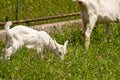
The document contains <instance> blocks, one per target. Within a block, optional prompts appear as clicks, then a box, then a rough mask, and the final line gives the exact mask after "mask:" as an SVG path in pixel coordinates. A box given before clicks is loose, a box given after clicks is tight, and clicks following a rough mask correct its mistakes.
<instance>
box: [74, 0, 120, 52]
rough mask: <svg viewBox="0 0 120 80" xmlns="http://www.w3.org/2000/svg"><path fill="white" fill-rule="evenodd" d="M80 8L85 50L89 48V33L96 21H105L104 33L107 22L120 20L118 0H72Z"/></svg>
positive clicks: (119, 3) (107, 25)
mask: <svg viewBox="0 0 120 80" xmlns="http://www.w3.org/2000/svg"><path fill="white" fill-rule="evenodd" d="M73 1H77V2H78V3H79V5H80V8H81V16H82V20H83V29H84V35H85V50H86V51H88V50H89V45H90V35H91V33H92V31H93V29H94V27H95V25H96V23H106V33H107V34H108V31H109V23H110V22H115V21H118V22H120V0H73ZM87 24H88V26H87Z"/></svg>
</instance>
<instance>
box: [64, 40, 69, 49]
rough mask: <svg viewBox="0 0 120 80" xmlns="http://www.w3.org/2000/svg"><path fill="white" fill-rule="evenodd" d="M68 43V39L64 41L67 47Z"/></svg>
mask: <svg viewBox="0 0 120 80" xmlns="http://www.w3.org/2000/svg"><path fill="white" fill-rule="evenodd" d="M67 45H68V40H66V41H65V43H64V47H65V48H66V47H67Z"/></svg>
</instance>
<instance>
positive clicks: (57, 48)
mask: <svg viewBox="0 0 120 80" xmlns="http://www.w3.org/2000/svg"><path fill="white" fill-rule="evenodd" d="M53 41H54V44H55V47H56V48H57V49H58V45H57V42H56V40H55V39H54V40H53Z"/></svg>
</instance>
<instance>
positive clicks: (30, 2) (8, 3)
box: [0, 0, 79, 21]
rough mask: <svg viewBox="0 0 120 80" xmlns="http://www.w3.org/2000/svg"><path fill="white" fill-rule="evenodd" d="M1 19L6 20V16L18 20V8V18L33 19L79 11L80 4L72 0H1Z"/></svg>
mask: <svg viewBox="0 0 120 80" xmlns="http://www.w3.org/2000/svg"><path fill="white" fill-rule="evenodd" d="M0 7H1V9H0V13H1V15H0V21H5V18H6V16H7V17H9V18H10V20H16V15H17V13H16V9H18V10H19V13H18V19H19V20H21V19H32V18H38V17H45V16H53V15H60V14H66V13H73V12H78V11H79V8H78V4H77V3H75V2H72V0H58V1H56V0H36V1H34V0H24V1H22V0H19V7H18V8H17V0H1V1H0Z"/></svg>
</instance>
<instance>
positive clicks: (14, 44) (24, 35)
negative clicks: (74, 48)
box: [3, 21, 68, 59]
mask: <svg viewBox="0 0 120 80" xmlns="http://www.w3.org/2000/svg"><path fill="white" fill-rule="evenodd" d="M11 25H12V22H11V21H8V22H7V23H6V24H5V31H6V33H7V34H8V36H9V37H10V40H9V42H8V43H7V46H6V47H5V48H4V50H3V54H4V55H3V58H4V59H10V56H11V55H12V54H13V53H15V52H16V51H17V50H19V49H20V48H21V47H23V46H25V47H26V48H28V49H34V50H36V51H37V53H38V54H39V53H40V54H41V57H42V58H43V54H42V53H43V51H45V50H47V49H49V50H51V51H55V52H56V54H57V55H58V57H59V58H60V59H64V55H65V53H67V45H68V40H67V41H66V42H65V43H64V45H60V44H58V43H57V42H56V41H55V40H53V39H52V38H51V37H50V35H48V34H47V33H46V32H45V31H37V30H34V29H32V28H29V27H26V26H22V25H18V26H15V27H13V28H12V29H10V26H11Z"/></svg>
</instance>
